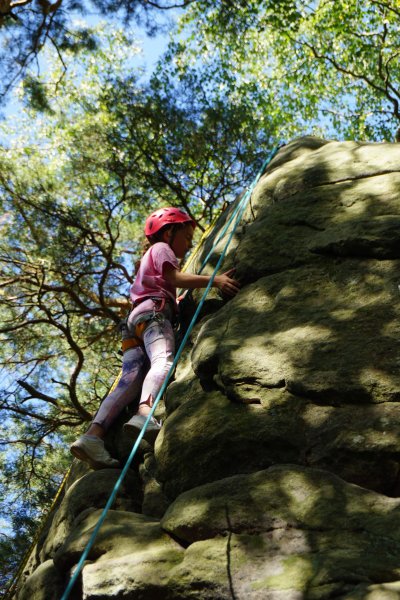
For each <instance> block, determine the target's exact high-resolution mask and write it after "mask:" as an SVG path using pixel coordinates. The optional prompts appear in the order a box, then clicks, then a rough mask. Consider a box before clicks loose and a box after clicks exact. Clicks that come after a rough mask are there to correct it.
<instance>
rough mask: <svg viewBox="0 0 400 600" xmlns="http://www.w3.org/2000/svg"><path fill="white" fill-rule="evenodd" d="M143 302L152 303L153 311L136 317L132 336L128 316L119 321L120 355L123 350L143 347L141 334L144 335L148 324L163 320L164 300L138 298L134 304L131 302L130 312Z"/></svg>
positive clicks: (159, 298)
mask: <svg viewBox="0 0 400 600" xmlns="http://www.w3.org/2000/svg"><path fill="white" fill-rule="evenodd" d="M145 300H152V301H153V303H154V306H153V310H152V311H150V312H145V313H143V315H138V317H137V319H136V323H135V325H134V327H135V331H134V333H133V334H132V333H131V332H130V331H129V327H128V318H129V315H128V317H126V318H125V319H123V320H122V321H121V324H120V329H121V333H122V342H121V353H122V354H123V353H124V352H125V350H130V349H131V348H137V346H143V345H144V343H143V333H144V330H145V329H146V328H147V326H148V324H149V323H150V321H162V320H163V316H162V311H163V310H164V308H165V305H166V303H167V300H166V298H162V297H152V296H145V297H144V298H140V299H139V300H136V301H135V302H133V304H132V310H133V309H134V308H136V307H137V306H139V304H141V303H142V302H144V301H145Z"/></svg>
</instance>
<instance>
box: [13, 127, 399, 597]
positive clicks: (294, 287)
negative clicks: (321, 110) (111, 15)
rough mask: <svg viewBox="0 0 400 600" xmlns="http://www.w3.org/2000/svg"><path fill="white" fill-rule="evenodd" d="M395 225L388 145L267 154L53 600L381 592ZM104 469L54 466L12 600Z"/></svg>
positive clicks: (58, 575) (393, 534)
mask: <svg viewBox="0 0 400 600" xmlns="http://www.w3.org/2000/svg"><path fill="white" fill-rule="evenodd" d="M232 209H233V207H230V208H229V209H228V210H227V211H226V212H225V213H224V215H223V216H222V217H221V219H220V222H224V220H226V219H227V218H228V216H229V214H230V211H232ZM399 225H400V146H399V145H398V144H367V143H356V142H327V141H325V140H320V139H317V138H311V137H309V138H301V139H299V140H295V141H293V142H291V143H290V144H288V145H287V146H285V147H283V148H281V150H280V151H279V153H278V154H277V156H276V157H275V158H274V159H273V161H272V162H271V163H270V165H269V167H268V169H267V171H266V172H265V174H264V175H263V177H262V178H261V180H260V181H259V183H258V185H257V187H256V189H255V191H254V193H253V194H252V197H251V201H250V203H249V205H248V207H247V209H246V212H245V215H244V218H243V220H242V223H241V225H240V227H239V228H238V230H237V232H236V234H235V237H234V241H233V243H232V245H231V247H230V250H229V253H228V255H227V257H226V260H225V263H224V270H227V269H228V268H230V267H231V266H235V267H236V269H237V272H236V274H237V278H238V279H239V280H240V281H241V284H242V289H241V291H240V293H239V294H238V295H237V296H236V297H235V298H234V299H232V300H230V301H229V302H225V301H224V300H223V299H221V298H220V297H219V296H218V294H216V293H214V292H213V293H212V295H211V298H210V300H208V301H207V302H206V306H205V311H204V312H203V317H202V319H201V320H200V322H199V323H198V324H197V325H196V327H195V329H194V331H193V332H192V335H191V338H190V344H189V345H188V347H187V348H186V350H185V352H184V354H183V356H182V359H181V361H180V363H179V365H178V367H177V370H176V375H175V380H174V381H173V383H171V384H170V386H169V388H168V391H167V394H166V400H165V408H164V409H163V410H164V414H163V417H164V425H163V428H162V430H161V432H160V434H159V436H158V439H157V441H156V445H155V448H154V453H153V451H152V449H151V448H150V447H149V446H147V445H146V444H145V443H143V444H142V446H141V451H140V456H139V462H140V464H138V462H136V463H135V465H134V467H133V468H132V469H131V471H130V472H129V475H128V478H127V479H126V480H125V482H124V485H123V488H122V489H121V492H120V493H119V495H118V498H117V501H116V503H115V505H114V506H113V509H112V510H111V511H110V512H109V513H108V515H107V517H106V520H105V522H104V524H103V526H102V528H101V529H100V532H99V535H98V537H97V539H96V541H95V543H94V545H93V547H92V549H91V551H90V553H89V555H88V559H87V561H86V563H85V566H84V567H83V570H82V574H81V577H80V581H79V583H78V584H77V586H76V589H75V590H74V592H73V594H74V595H73V596H72V595H71V598H75V600H80V599H84V600H95V599H96V600H100V599H101V600H107V599H111V598H112V599H113V600H115V599H124V600H131V599H132V600H133V599H139V598H140V599H141V600H157V599H160V600H161V599H165V600H174V599H178V600H187V599H192V598H193V599H198V600H211V599H215V600H223V599H234V600H247V599H249V600H328V599H331V598H335V599H337V600H396V599H397V600H400V525H399V522H400V520H399V517H400V478H399V476H400V471H399V466H400V465H399V457H400V436H399V433H400V423H399V418H398V413H399V408H400V319H399V317H400V314H399V313H400V308H399V301H400V291H399V290H400V287H399V286H400V270H399V265H400V263H399V258H400V227H399ZM216 234H217V232H215V234H214V237H215V235H216ZM224 240H226V236H225V238H224V239H222V240H220V242H219V243H218V244H217V247H216V251H215V255H214V256H213V257H212V258H211V261H210V265H209V266H208V267H207V268H208V272H211V269H212V267H211V265H212V264H215V262H216V256H218V252H220V251H221V248H222V245H223V244H224ZM211 243H212V237H211V238H210V240H209V241H208V242H207V244H206V246H205V249H204V251H203V257H204V256H205V255H206V254H207V251H208V249H209V247H210V244H211ZM200 261H201V257H200V258H199V259H198V263H199V264H200ZM206 272H207V271H206ZM194 296H195V298H196V297H197V296H196V294H195V295H194ZM114 453H115V454H117V455H119V458H121V459H124V458H125V457H126V449H124V448H123V445H121V444H119V445H118V444H117V445H116V446H115V450H114ZM119 473H120V471H119V470H116V469H107V470H104V471H98V472H96V473H93V472H88V471H85V470H83V471H82V468H81V467H78V466H77V467H74V470H73V472H72V474H71V484H70V486H69V488H68V491H67V492H66V493H65V496H64V498H63V499H62V501H61V503H60V504H59V506H58V509H57V511H55V512H54V514H53V515H52V521H51V523H50V524H49V526H48V528H47V533H46V535H44V536H43V537H42V539H41V540H40V542H39V544H38V546H37V548H36V549H35V551H34V553H33V555H32V556H31V559H30V561H29V563H28V566H27V569H26V572H25V574H24V579H23V581H21V586H20V590H19V592H18V600H27V599H28V598H29V599H30V600H39V599H40V600H53V598H54V599H55V598H60V597H61V595H62V591H63V589H65V587H66V584H67V582H68V578H69V577H70V575H71V572H72V571H73V569H74V567H75V565H76V564H77V562H78V560H79V557H80V555H81V553H82V551H83V549H84V547H85V545H86V543H87V541H88V539H89V537H90V534H91V532H92V531H93V529H94V527H95V525H96V522H97V520H98V518H99V515H100V513H101V510H100V509H101V508H102V507H103V506H104V505H105V503H106V501H107V497H108V494H109V492H110V491H111V489H112V487H113V485H114V482H115V481H116V479H117V477H118V476H119Z"/></svg>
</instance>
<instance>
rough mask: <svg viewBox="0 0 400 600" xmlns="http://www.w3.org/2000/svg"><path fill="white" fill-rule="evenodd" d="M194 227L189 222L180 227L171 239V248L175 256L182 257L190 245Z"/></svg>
mask: <svg viewBox="0 0 400 600" xmlns="http://www.w3.org/2000/svg"><path fill="white" fill-rule="evenodd" d="M193 233H194V228H193V226H192V225H190V223H187V225H185V226H184V227H180V228H179V229H178V230H177V231H176V233H175V235H174V238H173V240H172V244H171V248H172V250H173V251H174V253H175V256H176V257H177V258H184V257H185V254H186V252H188V250H190V248H191V247H192V241H193Z"/></svg>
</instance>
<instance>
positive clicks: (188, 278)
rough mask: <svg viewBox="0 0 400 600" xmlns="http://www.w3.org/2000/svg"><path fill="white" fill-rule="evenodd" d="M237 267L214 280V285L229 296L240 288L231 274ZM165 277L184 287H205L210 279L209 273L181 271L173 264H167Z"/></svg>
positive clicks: (179, 286) (234, 294) (174, 284)
mask: <svg viewBox="0 0 400 600" xmlns="http://www.w3.org/2000/svg"><path fill="white" fill-rule="evenodd" d="M234 272H235V269H230V270H229V271H227V272H226V273H222V275H216V276H215V278H214V281H213V287H216V288H218V289H219V290H221V292H223V293H224V294H226V295H227V296H236V294H237V293H238V291H239V290H240V284H239V282H238V281H236V279H232V277H231V275H233V273H234ZM164 277H165V279H166V280H167V281H168V282H169V283H171V284H172V285H173V286H174V287H177V288H184V289H190V290H192V289H195V288H205V287H207V285H208V282H209V281H210V279H211V278H210V276H209V275H195V274H194V273H181V271H178V269H174V267H173V266H172V265H169V264H167V265H165V267H164Z"/></svg>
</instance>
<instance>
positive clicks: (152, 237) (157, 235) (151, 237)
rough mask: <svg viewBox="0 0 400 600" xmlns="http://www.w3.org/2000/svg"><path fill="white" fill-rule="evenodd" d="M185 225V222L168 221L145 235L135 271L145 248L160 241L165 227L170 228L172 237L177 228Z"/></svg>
mask: <svg viewBox="0 0 400 600" xmlns="http://www.w3.org/2000/svg"><path fill="white" fill-rule="evenodd" d="M185 225H187V223H173V224H170V223H168V224H167V225H164V227H161V229H159V230H158V231H157V233H155V234H154V235H149V236H147V237H145V238H144V240H143V242H142V256H141V257H140V259H139V260H137V261H136V263H135V273H137V272H138V270H139V267H140V263H141V259H142V257H143V256H144V255H145V254H146V252H147V250H148V249H149V248H150V246H153V245H154V244H156V243H157V242H161V241H162V237H163V234H164V232H165V231H167V229H172V237H174V235H175V233H176V231H177V230H178V229H181V228H182V227H185Z"/></svg>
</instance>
